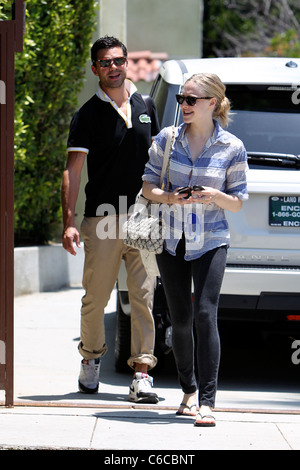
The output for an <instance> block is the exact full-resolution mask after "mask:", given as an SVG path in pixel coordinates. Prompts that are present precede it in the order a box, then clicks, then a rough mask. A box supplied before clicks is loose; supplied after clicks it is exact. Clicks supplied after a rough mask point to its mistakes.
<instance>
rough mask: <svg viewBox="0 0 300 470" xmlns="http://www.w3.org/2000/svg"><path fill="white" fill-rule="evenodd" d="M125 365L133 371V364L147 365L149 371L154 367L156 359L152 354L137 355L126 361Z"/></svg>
mask: <svg viewBox="0 0 300 470" xmlns="http://www.w3.org/2000/svg"><path fill="white" fill-rule="evenodd" d="M127 364H128V365H129V367H131V368H132V369H134V367H135V364H147V366H148V368H149V370H151V369H153V367H155V366H156V364H157V358H156V357H155V356H153V355H152V354H137V355H136V356H131V357H130V358H129V359H128V361H127Z"/></svg>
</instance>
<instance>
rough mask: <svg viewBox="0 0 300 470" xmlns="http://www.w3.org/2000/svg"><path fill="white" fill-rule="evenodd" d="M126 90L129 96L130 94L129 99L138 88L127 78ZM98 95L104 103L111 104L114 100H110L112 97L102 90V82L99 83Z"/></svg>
mask: <svg viewBox="0 0 300 470" xmlns="http://www.w3.org/2000/svg"><path fill="white" fill-rule="evenodd" d="M125 88H126V90H127V91H128V94H129V98H131V97H132V95H133V94H134V93H135V92H136V91H137V88H136V86H135V84H134V83H133V82H132V81H130V80H128V79H127V78H126V80H125ZM96 95H97V96H98V98H100V100H102V101H107V102H108V103H111V102H112V101H113V100H111V99H110V97H109V96H108V95H107V94H106V93H105V91H103V90H102V88H101V85H100V82H99V83H98V86H97V91H96Z"/></svg>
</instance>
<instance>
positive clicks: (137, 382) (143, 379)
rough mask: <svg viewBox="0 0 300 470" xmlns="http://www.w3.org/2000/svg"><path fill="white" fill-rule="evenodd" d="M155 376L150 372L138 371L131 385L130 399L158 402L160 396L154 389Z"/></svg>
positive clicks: (138, 401) (142, 401)
mask: <svg viewBox="0 0 300 470" xmlns="http://www.w3.org/2000/svg"><path fill="white" fill-rule="evenodd" d="M152 385H153V378H152V377H150V375H148V374H144V373H142V372H136V374H135V377H134V378H133V381H132V383H131V385H130V387H129V398H128V399H129V401H134V402H136V403H158V396H157V394H156V393H154V392H153V391H152Z"/></svg>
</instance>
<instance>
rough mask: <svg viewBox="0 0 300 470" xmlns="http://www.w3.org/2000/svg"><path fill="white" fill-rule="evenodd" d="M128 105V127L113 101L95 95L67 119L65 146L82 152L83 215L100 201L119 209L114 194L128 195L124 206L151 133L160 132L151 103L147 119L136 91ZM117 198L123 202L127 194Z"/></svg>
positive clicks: (136, 186) (136, 185)
mask: <svg viewBox="0 0 300 470" xmlns="http://www.w3.org/2000/svg"><path fill="white" fill-rule="evenodd" d="M101 92H102V90H101ZM102 94H103V92H102ZM130 104H131V123H132V127H131V128H128V127H127V124H126V122H125V119H124V118H123V117H122V116H121V115H120V114H119V113H118V111H117V110H116V109H115V108H114V107H113V105H112V103H111V102H109V101H104V100H102V99H100V97H99V96H98V95H97V94H96V95H94V96H93V97H92V98H91V99H90V100H88V101H87V102H86V103H85V104H84V105H83V106H82V107H81V108H80V109H79V110H78V111H77V112H76V113H75V115H74V117H73V119H72V121H71V125H70V133H69V138H68V143H67V147H68V151H71V150H79V151H84V152H87V170H88V183H87V185H86V187H85V193H86V203H85V213H84V215H85V216H86V217H95V216H96V215H99V212H98V214H97V208H98V207H99V206H100V205H101V204H110V205H112V206H113V207H114V209H115V213H116V214H118V213H119V196H126V197H127V208H129V207H130V206H131V205H132V204H134V201H135V197H136V195H137V193H138V192H139V190H140V189H141V186H142V178H141V177H142V175H143V173H144V168H145V164H146V163H147V161H148V149H149V147H150V146H151V136H154V135H156V134H157V133H158V132H159V124H158V119H157V115H156V111H155V108H154V104H153V113H152V114H153V115H152V123H151V119H149V118H148V117H147V116H148V113H147V109H146V105H145V103H144V100H143V98H142V96H141V95H140V94H138V93H136V92H135V93H133V94H132V95H131V97H130ZM122 199H123V200H124V201H126V198H122ZM124 201H123V203H124ZM122 209H123V207H122V208H121V212H123V213H124V210H122Z"/></svg>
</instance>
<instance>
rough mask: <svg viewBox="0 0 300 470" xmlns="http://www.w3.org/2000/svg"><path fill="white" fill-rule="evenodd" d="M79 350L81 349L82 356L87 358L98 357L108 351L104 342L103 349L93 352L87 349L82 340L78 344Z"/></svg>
mask: <svg viewBox="0 0 300 470" xmlns="http://www.w3.org/2000/svg"><path fill="white" fill-rule="evenodd" d="M78 350H79V353H80V354H81V356H82V357H83V358H84V359H86V360H90V359H98V358H100V357H103V356H105V354H106V353H107V346H106V344H104V345H103V348H102V349H101V350H99V351H93V352H91V351H89V350H87V349H85V348H84V346H83V344H82V342H81V341H80V343H79V344H78Z"/></svg>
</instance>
